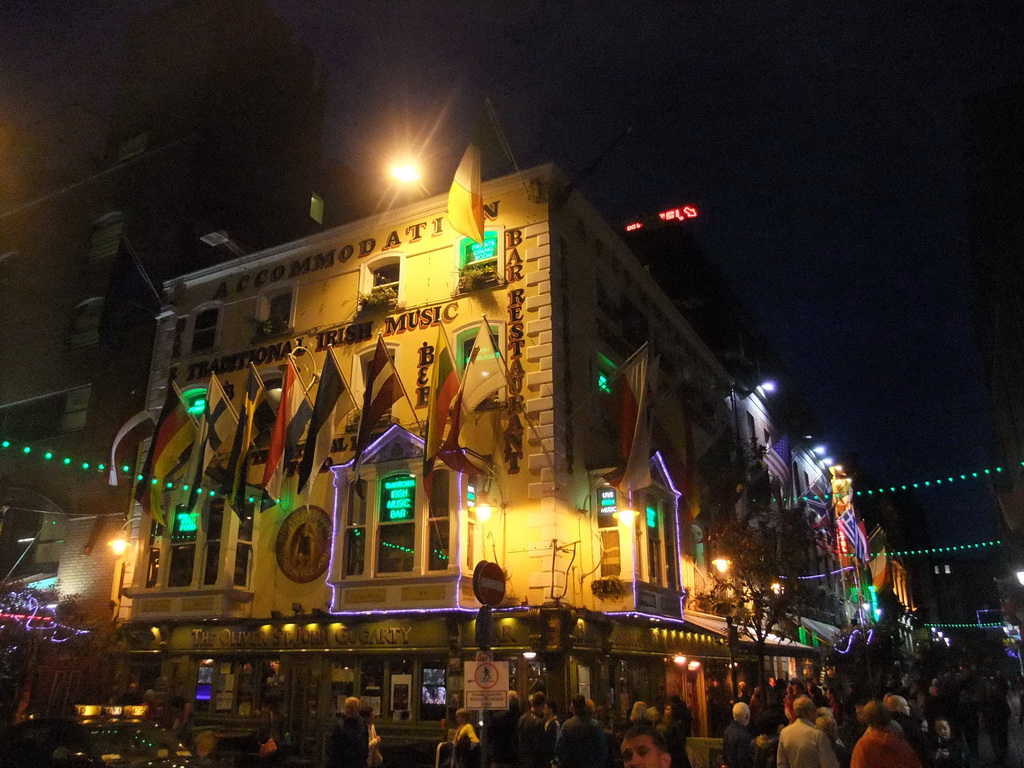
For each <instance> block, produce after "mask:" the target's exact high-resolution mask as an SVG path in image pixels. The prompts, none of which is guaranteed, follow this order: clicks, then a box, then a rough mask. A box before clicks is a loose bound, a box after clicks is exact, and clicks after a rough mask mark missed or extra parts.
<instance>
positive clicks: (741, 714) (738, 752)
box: [722, 701, 754, 768]
mask: <svg viewBox="0 0 1024 768" xmlns="http://www.w3.org/2000/svg"><path fill="white" fill-rule="evenodd" d="M748 725H750V707H748V706H747V705H746V704H744V703H743V702H742V701H738V702H736V703H735V704H733V705H732V722H731V723H729V725H728V727H727V728H726V729H725V734H724V735H723V736H722V759H723V760H724V761H725V764H726V766H728V768H750V766H751V762H752V760H751V758H752V753H751V751H750V742H751V741H753V739H754V737H753V736H752V735H751V734H750V729H749V728H748V727H747V726H748Z"/></svg>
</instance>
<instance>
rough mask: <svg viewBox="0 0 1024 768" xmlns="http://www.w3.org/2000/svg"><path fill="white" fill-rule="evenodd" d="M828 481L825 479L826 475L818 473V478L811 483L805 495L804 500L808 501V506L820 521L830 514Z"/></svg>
mask: <svg viewBox="0 0 1024 768" xmlns="http://www.w3.org/2000/svg"><path fill="white" fill-rule="evenodd" d="M826 482H828V481H827V480H826V479H825V476H824V475H818V479H817V480H815V481H814V482H813V483H811V485H810V487H809V488H808V489H807V490H806V491H805V492H804V496H803V498H804V501H806V502H807V506H808V507H810V508H811V510H812V511H813V512H814V514H815V515H816V516H817V517H818V520H819V521H820V520H821V519H822V518H824V517H827V516H828V498H827V494H828V491H827V490H826V486H825V483H826Z"/></svg>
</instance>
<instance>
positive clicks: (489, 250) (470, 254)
mask: <svg viewBox="0 0 1024 768" xmlns="http://www.w3.org/2000/svg"><path fill="white" fill-rule="evenodd" d="M497 258H498V233H497V232H494V231H491V232H484V241H483V243H477V242H475V241H473V240H471V239H470V238H468V237H464V238H462V241H461V242H460V243H459V264H460V266H463V267H465V266H468V265H470V264H479V263H481V262H484V261H492V260H494V259H497Z"/></svg>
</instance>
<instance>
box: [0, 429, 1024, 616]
mask: <svg viewBox="0 0 1024 768" xmlns="http://www.w3.org/2000/svg"><path fill="white" fill-rule="evenodd" d="M0 451H4V452H6V451H13V452H17V453H20V454H21V455H22V456H24V457H34V458H38V459H40V460H41V461H44V462H54V463H56V464H59V465H61V466H64V467H67V468H68V469H72V470H73V469H77V470H79V471H81V472H89V473H97V474H104V475H105V474H107V472H108V466H107V464H105V463H103V462H91V461H81V460H80V459H75V458H72V457H70V456H62V457H58V454H56V453H54V452H53V451H51V450H44V449H40V448H36V447H33V446H31V445H21V446H20V447H18V446H15V445H14V443H13V442H12V441H10V440H0ZM1020 465H1021V466H1022V467H1024V461H1022V462H1020ZM1003 469H1004V468H1003V467H993V468H989V469H979V470H978V471H976V472H964V473H961V474H960V475H959V477H958V476H956V475H949V476H948V477H946V478H937V479H935V480H924V481H919V482H916V483H906V484H901V485H890V486H889V487H888V488H886V487H880V488H877V489H874V488H870V489H868V490H861V491H854V495H856V496H874V495H881V494H885V493H896V492H899V491H911V490H914V489H921V488H929V489H930V488H932V487H938V486H942V485H950V484H952V483H955V482H958V481H959V482H966V481H968V480H975V479H985V478H986V477H991V476H992V475H993V474H999V473H1001V472H1003ZM119 474H120V475H122V476H123V477H124V478H125V479H126V480H127V479H129V478H131V477H132V468H131V467H130V466H129V465H128V464H123V465H121V467H120V473H119ZM134 479H135V480H136V481H138V482H142V481H144V480H145V477H144V476H143V475H141V474H136V475H135V476H134ZM161 482H162V484H163V486H164V489H165V490H168V491H171V490H175V489H180V490H182V491H188V490H189V487H190V486H189V485H188V484H187V483H174V482H169V481H161V480H160V479H159V478H152V479H151V480H150V483H151V484H152V485H154V486H156V485H160V484H161ZM196 493H197V494H199V495H208V496H212V497H216V496H219V495H223V494H220V493H219V492H218V491H215V490H208V489H203V488H196ZM801 498H803V499H815V500H818V501H828V500H829V499H830V498H832V494H829V493H826V494H822V495H820V496H819V495H807V494H805V495H804V496H802V497H801ZM248 501H249V503H255V502H256V497H255V496H250V497H249V499H248ZM1001 544H1002V541H1000V540H998V539H996V540H994V541H980V542H972V543H969V544H957V545H951V546H946V547H931V548H924V549H904V550H893V551H890V552H887V553H886V554H887V555H889V556H890V557H896V556H900V557H907V556H916V555H937V554H946V553H950V552H968V551H974V550H980V549H986V548H988V547H996V546H1000V545H1001ZM971 626H974V625H971Z"/></svg>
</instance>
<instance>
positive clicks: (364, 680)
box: [359, 659, 384, 712]
mask: <svg viewBox="0 0 1024 768" xmlns="http://www.w3.org/2000/svg"><path fill="white" fill-rule="evenodd" d="M383 703H384V659H364V660H363V662H362V664H360V668H359V704H360V707H361V708H363V709H365V708H367V707H369V708H370V709H372V710H373V711H374V712H380V711H382V705H383Z"/></svg>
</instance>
